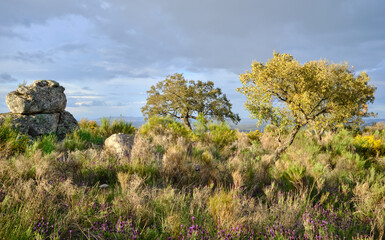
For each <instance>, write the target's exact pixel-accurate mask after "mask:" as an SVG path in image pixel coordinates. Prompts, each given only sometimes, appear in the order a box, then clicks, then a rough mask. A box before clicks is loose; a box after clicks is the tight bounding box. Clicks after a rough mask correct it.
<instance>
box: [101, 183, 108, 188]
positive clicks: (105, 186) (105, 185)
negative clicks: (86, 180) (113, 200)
mask: <svg viewBox="0 0 385 240" xmlns="http://www.w3.org/2000/svg"><path fill="white" fill-rule="evenodd" d="M99 188H100V189H105V188H108V184H102V185H100V186H99Z"/></svg>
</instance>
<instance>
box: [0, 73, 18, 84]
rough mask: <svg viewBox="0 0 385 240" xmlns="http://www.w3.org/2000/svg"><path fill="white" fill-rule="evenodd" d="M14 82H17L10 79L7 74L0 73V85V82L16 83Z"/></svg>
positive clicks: (12, 78) (14, 79)
mask: <svg viewBox="0 0 385 240" xmlns="http://www.w3.org/2000/svg"><path fill="white" fill-rule="evenodd" d="M16 81H17V79H16V78H14V77H12V76H11V75H10V74H8V73H1V74H0V83H1V82H16Z"/></svg>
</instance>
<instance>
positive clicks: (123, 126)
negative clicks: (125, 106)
mask: <svg viewBox="0 0 385 240" xmlns="http://www.w3.org/2000/svg"><path fill="white" fill-rule="evenodd" d="M100 122H101V124H100V127H99V131H100V133H101V134H102V135H103V136H104V137H105V138H108V137H109V136H111V135H112V134H115V133H125V134H133V133H134V132H135V131H136V128H135V127H134V126H132V124H131V123H127V122H125V121H124V120H122V119H119V120H113V121H111V119H110V118H102V119H100Z"/></svg>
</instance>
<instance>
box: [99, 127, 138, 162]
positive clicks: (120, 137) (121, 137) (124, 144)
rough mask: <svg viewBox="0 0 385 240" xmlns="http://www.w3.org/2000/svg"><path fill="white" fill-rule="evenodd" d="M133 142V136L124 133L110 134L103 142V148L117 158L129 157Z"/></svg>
mask: <svg viewBox="0 0 385 240" xmlns="http://www.w3.org/2000/svg"><path fill="white" fill-rule="evenodd" d="M133 143H134V136H133V135H128V134H124V133H116V134H113V135H111V136H110V137H109V138H107V139H106V141H105V142H104V148H105V149H106V150H107V151H109V152H111V153H113V154H115V155H117V156H118V157H119V158H124V157H129V156H130V153H131V148H132V145H133Z"/></svg>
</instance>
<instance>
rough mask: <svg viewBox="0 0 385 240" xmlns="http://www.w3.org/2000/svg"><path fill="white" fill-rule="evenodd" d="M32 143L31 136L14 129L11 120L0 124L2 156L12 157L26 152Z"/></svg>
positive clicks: (0, 149)
mask: <svg viewBox="0 0 385 240" xmlns="http://www.w3.org/2000/svg"><path fill="white" fill-rule="evenodd" d="M29 141H30V138H29V136H27V135H25V134H22V133H20V132H19V131H17V130H16V129H13V128H12V126H11V125H10V119H6V120H5V121H4V122H3V123H1V124H0V151H1V152H2V154H0V156H5V157H8V156H11V155H14V154H16V153H21V152H24V151H25V150H26V148H27V144H28V142H29Z"/></svg>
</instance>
